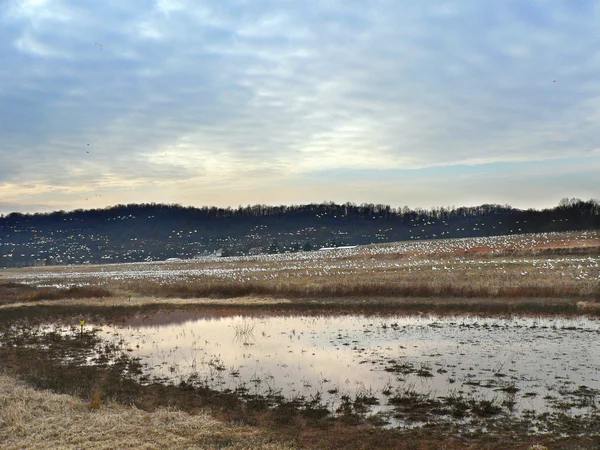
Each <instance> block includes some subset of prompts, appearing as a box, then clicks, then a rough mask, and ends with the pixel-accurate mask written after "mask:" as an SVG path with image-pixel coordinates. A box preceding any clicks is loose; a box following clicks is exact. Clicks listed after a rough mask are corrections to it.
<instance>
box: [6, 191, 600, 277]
mask: <svg viewBox="0 0 600 450" xmlns="http://www.w3.org/2000/svg"><path fill="white" fill-rule="evenodd" d="M599 228H600V202H598V201H597V200H589V201H582V200H579V199H563V200H561V202H560V204H559V205H558V206H557V207H556V208H552V209H544V210H541V211H540V210H534V209H528V210H520V209H515V208H512V207H510V206H508V205H505V206H501V205H481V206H476V207H461V208H454V207H451V208H432V209H429V210H424V209H416V210H413V209H409V208H408V207H404V208H398V209H396V208H392V207H390V206H388V205H374V204H362V205H356V204H353V203H345V204H342V205H338V204H335V203H321V204H309V205H292V206H266V205H254V206H246V207H239V208H237V209H232V208H216V207H202V208H193V207H183V206H180V205H165V204H130V205H117V206H113V207H109V208H105V209H92V210H81V209H79V210H75V211H70V212H65V211H57V212H52V213H38V214H21V213H11V214H8V215H2V216H0V266H1V267H20V266H30V265H44V264H47V265H50V264H81V263H106V262H134V261H135V262H137V261H146V260H148V261H150V260H160V259H167V258H192V257H202V256H206V255H213V254H217V255H219V256H230V255H246V254H258V253H280V252H294V251H308V250H313V249H318V248H320V247H335V246H342V245H357V244H370V243H382V242H392V241H405V240H421V239H444V238H457V237H474V236H496V235H507V234H521V233H537V232H551V231H574V230H587V229H599Z"/></svg>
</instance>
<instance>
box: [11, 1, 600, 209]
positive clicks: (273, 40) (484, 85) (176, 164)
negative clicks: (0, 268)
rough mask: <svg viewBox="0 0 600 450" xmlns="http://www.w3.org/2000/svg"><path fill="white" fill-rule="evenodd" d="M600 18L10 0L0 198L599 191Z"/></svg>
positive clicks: (539, 6) (417, 198)
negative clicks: (597, 181) (596, 175)
mask: <svg viewBox="0 0 600 450" xmlns="http://www.w3.org/2000/svg"><path fill="white" fill-rule="evenodd" d="M598 23H600V5H597V4H596V3H595V2H566V1H545V2H542V1H519V2H501V1H498V2H480V1H456V2H436V3H433V2H431V3H430V2H408V1H384V0H376V1H372V2H363V1H358V0H357V1H341V0H340V1H335V0H329V1H322V2H308V1H306V2H304V1H274V0H273V1H268V0H254V1H252V2H248V1H246V0H237V1H222V2H208V1H205V2H200V1H197V2H196V1H195V2H187V1H185V2H184V1H177V0H157V1H148V2H135V3H134V2H122V1H119V0H107V1H103V2H85V4H84V3H82V2H78V1H76V0H53V1H49V0H8V1H6V2H3V3H2V4H1V5H0V60H1V61H2V64H1V65H0V161H2V164H1V165H0V205H4V206H1V207H2V208H4V209H5V210H18V209H27V208H30V209H37V208H39V205H46V208H48V209H54V208H66V209H70V208H75V207H92V206H94V207H96V206H105V205H108V204H113V203H121V202H141V201H146V202H149V201H157V202H158V201H169V202H178V203H184V204H196V205H199V204H219V205H226V204H228V205H237V204H240V203H292V202H294V203H299V202H309V201H320V200H337V201H346V200H350V201H373V202H386V203H388V202H389V203H392V204H394V205H397V204H409V205H411V206H431V205H437V204H463V203H464V204H468V203H480V202H486V201H490V202H491V201H497V202H499V203H506V202H511V201H512V202H513V204H516V205H517V206H538V205H540V206H541V205H544V206H545V205H548V204H554V203H556V202H557V201H558V199H559V198H560V197H562V196H574V195H581V196H583V197H590V196H596V197H598V196H600V185H595V184H594V181H595V179H596V178H597V177H595V176H594V172H593V171H594V170H597V169H599V168H600V151H599V149H600V81H599V80H598V77H597V74H598V73H600V28H598V26H597V24H598ZM556 161H559V162H560V163H558V164H557V163H556ZM596 173H598V172H596ZM408 180H412V181H410V182H409V181H408ZM556 186H560V187H561V192H555V191H556V189H555V187H556ZM475 193H476V195H475ZM557 196H558V197H557ZM484 197H485V198H484ZM515 200H516V202H515ZM519 202H521V204H520V205H519Z"/></svg>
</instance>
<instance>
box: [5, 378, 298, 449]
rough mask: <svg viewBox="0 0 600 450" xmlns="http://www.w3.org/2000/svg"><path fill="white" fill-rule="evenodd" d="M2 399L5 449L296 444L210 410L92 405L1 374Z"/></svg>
mask: <svg viewBox="0 0 600 450" xmlns="http://www.w3.org/2000/svg"><path fill="white" fill-rule="evenodd" d="M0 399H1V400H0V441H1V442H2V448H3V449H6V450H9V449H24V448H35V449H56V448H90V449H114V448H140V449H164V448H170V449H171V448H172V449H191V448H231V449H246V448H265V449H273V450H277V449H286V448H292V447H291V446H288V445H284V444H280V443H277V442H272V439H271V438H269V437H267V436H266V433H265V432H264V431H261V430H260V429H257V428H252V427H248V426H235V425H231V424H225V423H222V422H219V421H217V420H215V419H214V418H213V417H211V416H210V415H208V414H206V413H199V414H193V415H192V414H188V413H185V412H182V411H178V410H176V409H172V408H160V409H157V410H156V411H154V412H146V411H143V410H140V409H138V408H135V407H132V406H125V405H121V404H118V403H115V402H113V401H107V402H103V403H100V402H98V403H90V402H89V401H84V400H82V399H79V398H76V397H73V396H71V395H66V394H55V393H52V392H50V391H39V390H36V389H34V388H32V387H29V386H27V385H25V384H24V383H23V382H19V381H17V380H16V379H14V378H12V377H8V376H6V375H4V376H0ZM92 401H94V402H95V400H94V397H92Z"/></svg>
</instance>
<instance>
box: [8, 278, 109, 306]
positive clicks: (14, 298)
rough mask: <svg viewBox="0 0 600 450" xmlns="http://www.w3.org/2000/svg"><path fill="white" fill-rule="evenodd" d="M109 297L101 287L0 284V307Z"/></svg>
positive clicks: (9, 282)
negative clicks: (17, 303) (14, 304)
mask: <svg viewBox="0 0 600 450" xmlns="http://www.w3.org/2000/svg"><path fill="white" fill-rule="evenodd" d="M111 295H112V293H111V292H110V291H109V290H108V289H106V288H105V287H102V286H73V287H70V288H67V289H59V288H55V287H36V286H32V285H27V284H22V283H15V282H13V281H4V282H0V305H2V304H10V303H16V302H36V301H40V300H62V299H83V298H105V297H110V296H111Z"/></svg>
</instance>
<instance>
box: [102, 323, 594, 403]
mask: <svg viewBox="0 0 600 450" xmlns="http://www.w3.org/2000/svg"><path fill="white" fill-rule="evenodd" d="M100 333H101V336H102V337H104V338H105V339H108V340H113V341H117V342H118V341H120V342H121V343H122V344H124V345H125V346H127V347H129V348H130V349H131V350H132V352H131V354H132V356H136V357H141V358H142V362H144V364H145V365H146V371H147V373H148V374H149V375H150V376H151V377H154V378H159V379H161V380H163V381H169V382H175V383H178V382H180V381H181V380H188V381H194V380H196V381H198V382H200V381H201V382H202V383H205V384H206V385H209V386H210V387H212V388H215V389H218V390H221V391H225V390H236V389H237V390H238V392H242V391H245V392H248V393H251V394H257V395H265V394H272V393H279V394H281V395H282V396H284V397H285V398H288V399H293V398H297V397H303V398H306V399H311V398H318V399H321V401H322V403H323V404H325V405H326V406H328V407H329V408H331V409H332V410H335V409H336V408H337V407H338V406H339V404H340V402H341V401H342V399H343V397H344V396H348V397H350V398H352V399H354V398H356V397H357V396H366V397H372V398H375V399H376V400H377V402H378V403H379V404H378V405H373V406H372V407H371V413H375V412H380V413H390V412H392V411H393V409H394V408H393V406H392V405H390V404H389V403H388V402H389V398H393V397H395V396H398V395H406V393H407V392H411V393H418V394H422V395H426V396H427V397H428V398H433V399H436V398H443V397H447V396H457V395H458V396H462V397H464V398H469V399H476V400H478V401H479V400H486V399H487V400H492V401H494V402H496V403H497V404H499V405H501V407H502V408H503V409H504V410H505V412H510V413H511V414H519V413H523V412H527V411H534V412H535V413H537V414H539V413H542V412H547V411H552V410H556V409H562V410H567V409H568V410H569V411H571V412H578V413H581V412H584V413H585V412H586V410H588V409H590V408H592V409H593V408H595V403H596V399H597V398H598V391H600V351H598V340H599V338H600V320H598V319H594V318H585V317H580V318H574V319H573V318H560V317H553V318H533V317H531V318H527V317H518V318H482V317H476V316H456V317H436V316H385V317H383V316H381V317H380V316H362V315H343V316H308V315H306V316H302V315H299V316H298V315H296V316H292V315H289V316H262V317H260V316H258V317H257V316H255V317H248V316H223V317H219V316H212V317H207V316H204V317H203V316H200V315H193V314H190V313H182V312H179V313H178V312H173V313H159V314H155V315H152V316H144V317H142V316H140V317H134V318H131V319H129V320H128V322H126V323H124V324H120V325H118V326H116V325H113V326H103V327H102V328H101V331H100ZM372 403H374V402H372Z"/></svg>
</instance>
